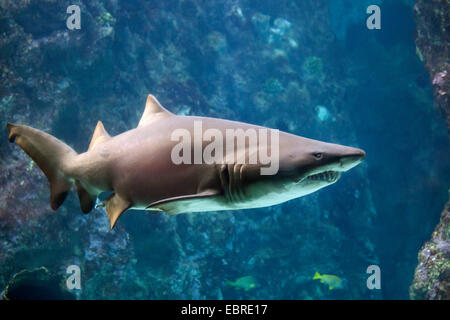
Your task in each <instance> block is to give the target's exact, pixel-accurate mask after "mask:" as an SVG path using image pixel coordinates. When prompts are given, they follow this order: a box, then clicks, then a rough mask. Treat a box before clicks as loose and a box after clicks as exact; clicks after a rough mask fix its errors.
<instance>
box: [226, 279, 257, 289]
mask: <svg viewBox="0 0 450 320" xmlns="http://www.w3.org/2000/svg"><path fill="white" fill-rule="evenodd" d="M227 284H228V285H229V286H231V287H234V288H235V289H238V290H239V289H244V290H245V291H248V290H250V289H254V288H255V287H256V285H257V283H256V279H255V278H253V277H252V276H245V277H241V278H238V279H236V281H228V280H227Z"/></svg>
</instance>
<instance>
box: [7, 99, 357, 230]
mask: <svg viewBox="0 0 450 320" xmlns="http://www.w3.org/2000/svg"><path fill="white" fill-rule="evenodd" d="M196 121H197V122H201V123H202V125H203V129H204V130H207V129H215V130H219V131H220V132H223V136H225V131H226V130H227V129H233V130H236V129H243V130H247V129H255V130H258V129H264V127H260V126H255V125H251V124H246V123H241V122H235V121H228V120H222V119H215V118H205V117H192V116H178V115H175V114H173V113H171V112H169V111H168V110H166V109H165V108H163V107H162V106H161V105H160V103H159V102H158V101H157V100H156V98H155V97H154V96H152V95H149V96H148V98H147V103H146V107H145V111H144V114H143V116H142V118H141V120H140V122H139V125H138V127H137V128H135V129H132V130H129V131H127V132H124V133H122V134H119V135H117V136H115V137H110V136H109V134H108V133H107V132H106V130H105V129H104V127H103V124H102V123H101V122H100V121H99V122H98V124H97V127H96V128H95V131H94V134H93V137H92V140H91V143H90V146H89V149H88V151H86V152H84V153H81V154H77V153H76V152H75V151H74V150H73V149H72V148H70V147H69V146H68V145H66V144H65V143H63V142H62V141H60V140H58V139H56V138H55V137H53V136H51V135H49V134H47V133H45V132H42V131H40V130H37V129H34V128H31V127H28V126H22V125H16V124H9V123H8V125H7V129H8V130H9V141H10V142H14V141H15V142H16V143H17V144H18V145H19V146H20V147H21V148H22V149H23V150H24V151H25V152H26V153H27V154H28V155H29V156H30V157H31V158H32V159H33V160H34V161H35V162H36V164H37V165H38V166H39V167H40V168H41V170H42V171H43V172H44V174H45V175H46V176H47V178H48V180H49V182H50V205H51V208H52V209H53V210H57V209H58V208H59V206H60V205H61V204H62V203H63V202H64V200H65V198H66V196H67V194H68V192H69V191H70V189H71V187H72V185H73V184H75V186H76V189H77V192H78V196H79V199H80V206H81V209H82V211H83V212H84V213H88V212H90V211H91V210H92V209H93V207H94V205H95V201H96V199H97V197H98V196H99V195H100V194H101V193H102V192H105V191H112V192H113V193H112V194H111V195H110V196H109V197H108V198H107V199H106V201H105V202H104V203H105V209H106V212H107V214H108V217H109V220H110V224H111V229H112V228H113V227H114V225H115V224H116V222H117V220H118V218H119V217H120V215H121V214H122V213H123V212H125V211H126V210H128V209H144V210H148V211H151V212H159V211H164V212H166V213H168V214H179V213H188V212H202V211H218V210H236V209H248V208H259V207H266V206H271V205H276V204H279V203H282V202H285V201H288V200H291V199H295V198H298V197H301V196H304V195H307V194H309V193H312V192H314V191H317V190H319V189H321V188H323V187H325V186H328V185H330V184H333V183H335V182H336V181H337V180H338V179H339V177H340V175H341V172H345V171H348V170H349V169H351V168H353V167H355V166H356V165H358V164H359V163H360V162H361V161H362V160H363V159H364V157H365V152H364V151H363V150H361V149H357V148H353V147H347V146H342V145H337V144H332V143H326V142H321V141H316V140H312V139H307V138H303V137H299V136H295V135H292V134H289V133H285V132H279V144H278V145H279V147H278V152H279V170H278V171H277V172H276V173H275V174H273V175H262V174H261V168H262V167H264V165H263V164H262V163H261V162H260V161H258V162H257V163H253V164H250V163H249V162H248V161H237V158H239V157H241V158H242V157H244V158H245V159H244V160H248V158H249V156H250V155H251V154H253V153H254V152H258V150H256V149H251V148H250V147H249V146H248V145H246V144H245V147H244V148H243V150H237V149H238V146H235V147H234V149H233V150H232V151H234V152H235V153H236V154H237V156H236V157H231V158H226V159H225V157H226V156H227V154H224V155H223V156H224V159H223V161H219V162H215V163H209V164H207V163H201V164H189V163H181V164H175V163H174V161H173V160H172V158H171V152H172V150H173V148H174V147H175V145H176V144H177V143H179V142H178V141H173V140H172V139H171V134H172V133H173V132H174V131H175V130H177V129H184V130H187V131H188V132H189V133H191V134H192V136H193V135H194V122H196ZM202 143H203V145H202V148H205V147H206V145H207V144H208V143H209V142H208V141H205V142H202ZM271 148H273V146H267V150H266V151H268V152H271V151H273V150H271ZM230 159H231V160H230ZM241 160H243V159H241Z"/></svg>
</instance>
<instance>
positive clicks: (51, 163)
mask: <svg viewBox="0 0 450 320" xmlns="http://www.w3.org/2000/svg"><path fill="white" fill-rule="evenodd" d="M7 129H8V131H9V138H8V139H9V141H10V142H14V141H16V142H17V144H18V145H19V146H20V147H21V148H22V149H23V150H24V151H25V152H26V153H27V154H28V155H29V156H30V157H31V159H33V160H34V162H36V164H37V165H38V166H39V168H41V170H42V171H43V172H44V174H45V175H46V176H47V179H48V181H49V182H50V206H51V208H52V209H53V210H56V209H58V208H59V206H60V205H61V204H62V203H63V202H64V200H65V199H66V197H67V194H68V192H69V191H70V188H71V187H72V181H73V180H72V179H71V178H70V176H69V175H68V168H69V165H70V163H71V162H72V161H73V160H74V158H75V157H76V156H77V153H76V152H75V151H74V150H73V149H72V148H71V147H69V146H68V145H67V144H65V143H64V142H62V141H60V140H58V139H56V138H55V137H53V136H51V135H49V134H47V133H45V132H42V131H40V130H37V129H33V128H31V127H27V126H21V125H16V124H10V123H8V125H7Z"/></svg>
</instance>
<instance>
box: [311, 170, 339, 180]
mask: <svg viewBox="0 0 450 320" xmlns="http://www.w3.org/2000/svg"><path fill="white" fill-rule="evenodd" d="M340 177H341V173H340V172H337V171H324V172H320V173H316V174H312V175H310V176H308V177H306V180H313V181H323V182H329V183H332V182H336V181H337V180H338V179H339V178H340Z"/></svg>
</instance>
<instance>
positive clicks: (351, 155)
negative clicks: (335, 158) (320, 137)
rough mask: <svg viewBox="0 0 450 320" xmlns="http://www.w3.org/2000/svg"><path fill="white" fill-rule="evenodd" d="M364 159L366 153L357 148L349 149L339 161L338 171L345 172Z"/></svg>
mask: <svg viewBox="0 0 450 320" xmlns="http://www.w3.org/2000/svg"><path fill="white" fill-rule="evenodd" d="M365 157H366V152H365V151H364V150H362V149H358V148H350V150H349V151H348V152H346V154H344V155H342V156H341V158H340V159H339V171H347V170H350V169H351V168H353V167H356V166H357V165H358V164H360V163H361V162H362V161H363V160H364V158H365Z"/></svg>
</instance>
